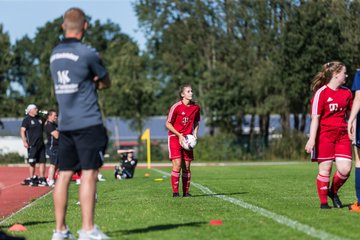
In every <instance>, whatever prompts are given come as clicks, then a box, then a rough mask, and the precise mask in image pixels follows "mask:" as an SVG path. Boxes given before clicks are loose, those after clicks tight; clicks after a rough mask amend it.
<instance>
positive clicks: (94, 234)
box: [78, 225, 110, 240]
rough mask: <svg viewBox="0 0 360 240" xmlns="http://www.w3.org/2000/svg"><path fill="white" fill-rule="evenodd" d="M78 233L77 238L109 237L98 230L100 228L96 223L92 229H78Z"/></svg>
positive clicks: (100, 239)
mask: <svg viewBox="0 0 360 240" xmlns="http://www.w3.org/2000/svg"><path fill="white" fill-rule="evenodd" d="M78 234H79V240H93V239H94V240H95V239H99V240H105V239H110V237H109V236H107V235H106V234H105V233H103V232H102V231H100V229H99V228H98V226H96V225H95V226H94V228H93V230H91V231H84V230H79V231H78Z"/></svg>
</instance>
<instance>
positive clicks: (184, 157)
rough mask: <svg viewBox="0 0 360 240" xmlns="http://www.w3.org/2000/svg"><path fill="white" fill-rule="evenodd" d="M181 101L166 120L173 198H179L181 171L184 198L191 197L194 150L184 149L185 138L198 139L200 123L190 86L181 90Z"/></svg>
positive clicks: (174, 106) (173, 107)
mask: <svg viewBox="0 0 360 240" xmlns="http://www.w3.org/2000/svg"><path fill="white" fill-rule="evenodd" d="M179 97H180V101H178V102H176V103H175V104H174V105H172V106H171V108H170V110H169V113H168V115H167V119H166V124H165V126H166V128H167V129H169V133H168V148H169V158H170V160H171V161H172V171H171V185H172V190H173V197H179V196H180V194H179V180H180V170H182V173H181V176H182V186H183V197H190V196H191V195H190V193H189V187H190V178H191V171H190V165H191V161H192V160H194V154H193V150H192V149H190V150H185V149H184V148H183V147H182V142H183V138H184V137H185V136H186V135H188V134H192V135H193V136H194V137H195V138H197V135H198V130H199V121H200V107H199V105H197V104H196V103H194V102H193V100H192V99H193V91H192V88H191V85H190V84H185V85H182V86H181V87H180V90H179Z"/></svg>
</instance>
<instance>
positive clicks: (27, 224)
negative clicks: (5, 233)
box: [0, 220, 55, 240]
mask: <svg viewBox="0 0 360 240" xmlns="http://www.w3.org/2000/svg"><path fill="white" fill-rule="evenodd" d="M17 223H20V224H22V225H24V226H25V227H27V226H33V225H38V224H46V223H55V221H54V220H51V221H30V222H17ZM14 224H16V223H11V224H7V225H0V229H7V228H9V227H11V226H12V225H14ZM0 240H1V238H0Z"/></svg>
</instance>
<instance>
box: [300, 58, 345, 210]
mask: <svg viewBox="0 0 360 240" xmlns="http://www.w3.org/2000/svg"><path fill="white" fill-rule="evenodd" d="M346 77H347V75H346V66H345V65H344V64H343V63H341V62H329V63H326V64H324V65H323V67H322V70H321V71H320V72H319V73H318V74H317V75H316V76H315V78H314V80H313V82H312V93H313V96H312V99H311V108H310V111H311V125H310V137H309V140H308V142H307V143H306V146H305V150H306V152H308V153H311V159H312V161H314V162H317V163H318V165H319V172H318V175H317V178H316V186H317V190H318V195H319V199H320V208H322V209H329V208H330V206H329V205H328V199H327V197H330V199H331V200H332V202H333V204H334V207H336V208H342V207H343V206H342V203H341V201H340V199H339V196H338V194H337V193H338V191H339V189H340V187H341V186H342V185H343V184H344V183H345V182H346V180H347V179H348V177H349V175H350V171H351V163H352V162H351V160H352V151H351V141H350V139H349V137H348V135H347V121H346V117H347V116H349V114H350V110H351V106H352V93H351V91H350V90H349V89H347V88H345V87H343V86H342V85H343V84H344V83H345V79H346ZM334 161H335V165H336V172H335V174H334V176H333V179H332V185H331V187H330V189H329V185H330V175H331V169H332V165H333V162H334Z"/></svg>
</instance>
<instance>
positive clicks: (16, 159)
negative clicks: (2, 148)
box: [0, 153, 24, 164]
mask: <svg viewBox="0 0 360 240" xmlns="http://www.w3.org/2000/svg"><path fill="white" fill-rule="evenodd" d="M10 163H24V157H22V156H20V155H19V154H17V153H8V154H3V155H1V154H0V164H10Z"/></svg>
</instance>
